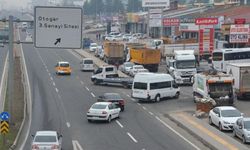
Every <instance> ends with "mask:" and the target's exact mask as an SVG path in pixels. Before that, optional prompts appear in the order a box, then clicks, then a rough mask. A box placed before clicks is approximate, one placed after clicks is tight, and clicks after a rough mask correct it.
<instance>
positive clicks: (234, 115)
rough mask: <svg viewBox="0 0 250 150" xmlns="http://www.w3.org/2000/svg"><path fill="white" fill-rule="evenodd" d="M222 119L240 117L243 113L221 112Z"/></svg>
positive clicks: (236, 111)
mask: <svg viewBox="0 0 250 150" xmlns="http://www.w3.org/2000/svg"><path fill="white" fill-rule="evenodd" d="M221 116H222V117H240V116H241V113H240V112H239V111H238V110H233V109H232V110H221Z"/></svg>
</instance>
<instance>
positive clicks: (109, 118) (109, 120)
mask: <svg viewBox="0 0 250 150" xmlns="http://www.w3.org/2000/svg"><path fill="white" fill-rule="evenodd" d="M107 122H108V123H110V122H111V116H110V115H109V117H108V120H107Z"/></svg>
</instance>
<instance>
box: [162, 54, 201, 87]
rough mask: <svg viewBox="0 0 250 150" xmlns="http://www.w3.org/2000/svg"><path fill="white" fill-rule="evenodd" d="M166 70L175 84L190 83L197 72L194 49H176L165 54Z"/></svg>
mask: <svg viewBox="0 0 250 150" xmlns="http://www.w3.org/2000/svg"><path fill="white" fill-rule="evenodd" d="M166 64H167V71H168V73H169V74H171V75H172V76H173V78H174V79H175V82H176V83H177V84H191V78H192V77H193V75H194V74H196V73H197V69H196V59H195V56H194V50H176V51H174V53H173V54H168V55H167V56H166Z"/></svg>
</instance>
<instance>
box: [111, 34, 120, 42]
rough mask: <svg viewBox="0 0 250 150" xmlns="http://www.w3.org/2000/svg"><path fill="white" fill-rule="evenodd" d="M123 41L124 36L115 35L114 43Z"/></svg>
mask: <svg viewBox="0 0 250 150" xmlns="http://www.w3.org/2000/svg"><path fill="white" fill-rule="evenodd" d="M122 40H123V37H122V35H114V36H113V40H112V41H122Z"/></svg>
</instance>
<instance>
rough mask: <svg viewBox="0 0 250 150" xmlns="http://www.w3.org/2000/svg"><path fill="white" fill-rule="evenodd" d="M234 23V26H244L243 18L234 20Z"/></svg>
mask: <svg viewBox="0 0 250 150" xmlns="http://www.w3.org/2000/svg"><path fill="white" fill-rule="evenodd" d="M234 23H235V24H245V23H246V19H245V18H236V19H234Z"/></svg>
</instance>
